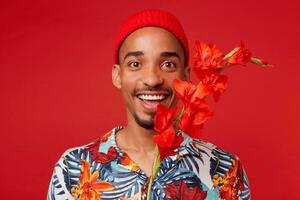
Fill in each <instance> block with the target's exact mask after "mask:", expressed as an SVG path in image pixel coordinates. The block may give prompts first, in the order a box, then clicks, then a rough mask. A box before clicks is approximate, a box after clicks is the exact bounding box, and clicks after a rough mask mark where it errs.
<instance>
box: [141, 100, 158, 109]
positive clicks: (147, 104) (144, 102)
mask: <svg viewBox="0 0 300 200" xmlns="http://www.w3.org/2000/svg"><path fill="white" fill-rule="evenodd" d="M139 100H140V101H141V104H142V106H143V108H144V110H145V111H146V112H155V111H156V108H157V105H158V104H159V103H161V101H147V100H141V99H139Z"/></svg>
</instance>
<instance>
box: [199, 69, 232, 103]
mask: <svg viewBox="0 0 300 200" xmlns="http://www.w3.org/2000/svg"><path fill="white" fill-rule="evenodd" d="M196 75H197V76H198V78H199V80H200V82H201V83H202V84H203V87H205V90H206V91H209V92H211V93H212V94H213V97H214V100H215V101H218V100H219V98H220V95H221V94H222V93H223V92H224V91H225V89H226V85H227V80H228V77H227V76H225V75H222V74H220V73H219V72H218V70H216V69H207V70H202V71H201V73H197V74H196Z"/></svg>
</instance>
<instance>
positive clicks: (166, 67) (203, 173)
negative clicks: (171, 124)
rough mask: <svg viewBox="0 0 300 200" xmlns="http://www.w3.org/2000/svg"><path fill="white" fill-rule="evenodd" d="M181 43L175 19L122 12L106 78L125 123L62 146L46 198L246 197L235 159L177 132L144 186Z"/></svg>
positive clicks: (181, 61)
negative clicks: (178, 139)
mask: <svg viewBox="0 0 300 200" xmlns="http://www.w3.org/2000/svg"><path fill="white" fill-rule="evenodd" d="M188 63H189V48H188V42H187V38H186V35H185V33H184V31H183V29H182V27H181V25H180V23H179V21H178V20H177V19H176V18H175V17H174V16H173V15H172V14H170V13H168V12H165V11H162V10H157V9H152V10H145V11H141V12H139V13H137V14H135V15H133V16H131V17H130V18H128V19H127V20H126V21H125V22H124V24H123V25H122V27H121V29H120V32H119V34H118V37H117V39H116V49H115V64H114V65H113V68H112V82H113V84H114V86H116V88H118V89H120V91H121V94H122V97H123V99H124V102H125V106H126V113H127V124H126V126H124V127H116V128H114V129H112V130H111V131H109V132H108V133H106V134H104V136H102V137H101V138H99V139H97V140H96V141H94V142H92V143H90V144H88V145H84V146H81V147H77V148H73V149H69V150H67V151H66V152H65V153H64V154H63V155H62V157H61V158H60V160H59V161H58V163H57V164H56V165H55V169H54V173H53V176H52V180H51V183H50V186H49V191H48V199H146V197H147V195H150V198H151V199H250V193H249V187H248V182H247V177H246V174H245V172H244V170H243V168H242V165H241V164H240V162H239V159H238V158H237V157H236V156H235V155H233V154H230V153H228V152H225V151H223V150H221V149H220V148H218V147H216V146H214V145H212V144H210V143H205V142H202V141H199V140H194V139H192V138H189V137H188V136H187V135H186V134H184V133H183V132H181V131H179V132H178V134H182V135H183V137H184V141H183V142H182V144H181V146H180V147H179V148H178V149H175V155H174V156H169V157H167V158H165V159H164V160H163V162H162V164H161V166H160V169H159V172H158V175H157V177H156V179H155V180H154V183H153V186H152V192H151V193H150V194H147V189H148V186H149V179H150V176H151V174H152V166H153V162H154V152H155V143H154V142H153V140H152V136H153V135H154V134H156V133H155V131H154V116H155V112H156V108H157V105H158V104H159V103H161V104H163V105H165V106H166V107H168V108H171V107H173V106H174V105H175V104H176V103H177V98H176V96H175V93H174V90H173V88H172V82H173V80H174V79H181V80H188V79H189V67H188Z"/></svg>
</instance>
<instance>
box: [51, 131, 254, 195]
mask: <svg viewBox="0 0 300 200" xmlns="http://www.w3.org/2000/svg"><path fill="white" fill-rule="evenodd" d="M121 129H122V127H116V128H114V129H113V130H111V131H110V132H108V133H107V134H105V135H104V136H103V137H102V138H99V139H98V140H96V141H94V142H92V143H90V144H88V145H84V146H81V147H77V148H72V149H69V150H67V151H66V152H65V153H64V154H63V155H62V156H61V158H60V159H59V161H58V162H57V163H56V165H55V168H54V172H53V175H52V179H51V182H50V186H49V191H48V195H47V199H48V200H53V199H59V200H60V199H64V200H65V199H91V200H93V199H94V200H96V199H97V200H100V199H117V200H125V199H146V197H147V190H148V186H149V179H150V178H149V177H147V176H146V174H145V172H144V171H142V170H141V169H140V168H139V166H138V165H137V164H136V163H135V162H134V161H133V160H131V159H130V157H129V156H128V155H127V154H126V153H125V152H123V151H122V150H121V149H120V148H118V146H117V143H116V134H117V132H118V131H119V130H121ZM177 134H182V135H183V137H184V141H183V142H182V144H181V145H180V147H179V148H177V149H175V150H174V151H175V154H174V155H172V156H169V157H166V158H165V159H164V160H163V161H162V163H161V165H160V168H159V171H158V174H157V176H156V178H155V179H154V180H153V185H152V188H151V193H150V194H149V195H150V199H153V200H156V199H159V200H160V199H170V200H172V199H174V200H175V199H186V200H189V199H199V200H201V199H206V200H214V199H226V200H229V199H239V200H245V199H247V200H248V199H250V190H249V185H248V181H247V177H246V174H245V171H244V169H243V167H242V165H241V163H240V161H239V159H238V158H237V156H235V155H233V154H230V153H228V152H225V151H223V150H221V149H220V148H218V147H216V146H215V145H213V144H211V143H207V142H203V141H200V140H196V139H192V138H190V137H189V136H187V135H186V134H184V133H183V132H182V131H178V133H177Z"/></svg>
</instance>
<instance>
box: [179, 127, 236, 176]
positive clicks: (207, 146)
mask: <svg viewBox="0 0 300 200" xmlns="http://www.w3.org/2000/svg"><path fill="white" fill-rule="evenodd" d="M183 136H184V143H183V145H182V146H181V149H180V150H179V154H180V155H182V156H183V157H198V159H199V160H200V161H201V163H199V164H202V165H209V167H210V173H211V175H214V174H220V175H224V174H225V173H227V172H228V171H229V169H230V168H232V167H233V165H234V163H237V162H239V157H238V156H237V155H235V154H233V153H230V152H228V151H226V150H223V149H222V148H220V147H218V146H216V145H214V144H212V143H210V142H206V141H202V140H199V139H192V138H190V137H189V136H187V135H185V134H184V133H183Z"/></svg>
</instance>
